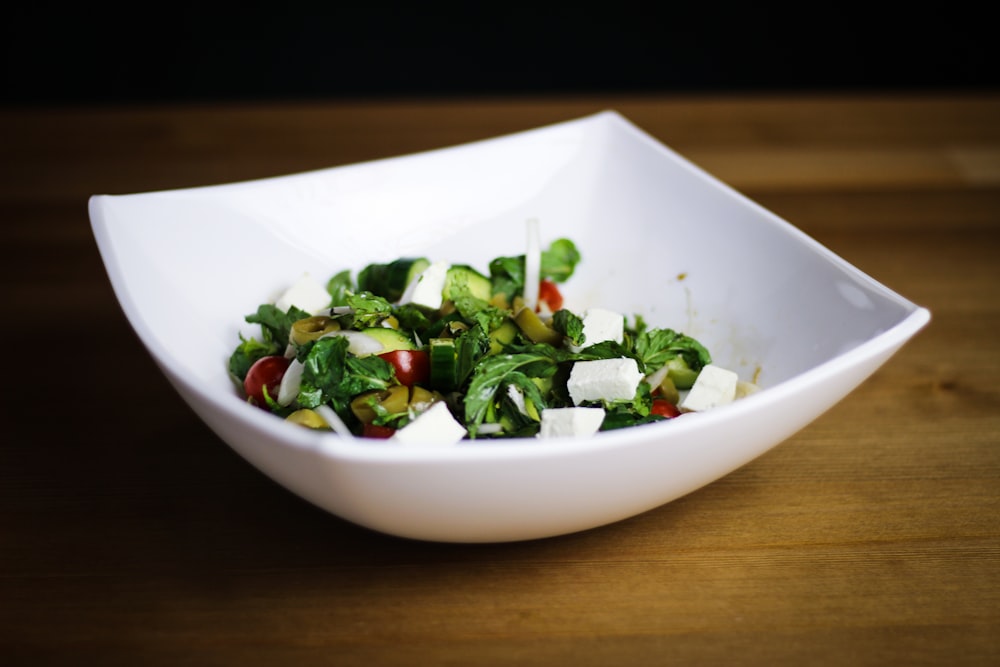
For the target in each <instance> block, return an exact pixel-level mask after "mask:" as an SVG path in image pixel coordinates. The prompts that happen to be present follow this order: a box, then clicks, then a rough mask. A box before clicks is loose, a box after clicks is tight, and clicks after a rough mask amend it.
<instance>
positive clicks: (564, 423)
mask: <svg viewBox="0 0 1000 667" xmlns="http://www.w3.org/2000/svg"><path fill="white" fill-rule="evenodd" d="M603 422H604V408H546V409H544V410H542V421H541V430H540V431H539V432H538V437H540V438H559V437H572V436H576V437H580V436H588V435H593V434H595V433H597V431H598V430H599V429H600V428H601V424H602V423H603Z"/></svg>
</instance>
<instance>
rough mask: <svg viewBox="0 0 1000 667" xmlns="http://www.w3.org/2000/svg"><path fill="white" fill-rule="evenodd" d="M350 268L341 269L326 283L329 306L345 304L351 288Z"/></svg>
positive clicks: (352, 286)
mask: <svg viewBox="0 0 1000 667" xmlns="http://www.w3.org/2000/svg"><path fill="white" fill-rule="evenodd" d="M353 288H354V285H353V283H352V282H351V272H350V270H345V271H341V272H340V273H338V274H336V275H335V276H333V277H332V278H330V280H328V281H327V283H326V291H327V292H329V293H330V307H331V308H332V307H335V306H346V305H347V297H348V295H349V294H350V293H351V291H352V290H353Z"/></svg>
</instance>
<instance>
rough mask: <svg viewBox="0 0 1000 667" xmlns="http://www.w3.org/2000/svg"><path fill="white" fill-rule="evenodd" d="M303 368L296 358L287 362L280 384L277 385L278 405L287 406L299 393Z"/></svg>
mask: <svg viewBox="0 0 1000 667" xmlns="http://www.w3.org/2000/svg"><path fill="white" fill-rule="evenodd" d="M303 368H304V366H303V365H302V362H301V361H299V360H298V359H292V363H290V364H288V368H287V369H286V370H285V374H284V375H283V376H282V378H281V385H280V386H279V387H278V405H281V406H289V405H291V404H292V401H294V400H295V399H296V397H297V396H298V395H299V386H300V385H301V384H302V369H303Z"/></svg>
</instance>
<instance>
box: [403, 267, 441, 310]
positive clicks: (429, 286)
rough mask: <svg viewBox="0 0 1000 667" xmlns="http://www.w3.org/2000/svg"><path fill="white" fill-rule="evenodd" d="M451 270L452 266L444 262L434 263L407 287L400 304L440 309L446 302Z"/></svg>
mask: <svg viewBox="0 0 1000 667" xmlns="http://www.w3.org/2000/svg"><path fill="white" fill-rule="evenodd" d="M449 268H451V264H449V263H448V262H444V261H439V262H434V263H433V264H431V265H430V266H428V267H427V268H426V269H424V270H423V271H421V272H420V275H418V276H417V277H416V278H414V279H413V281H412V282H410V284H409V285H407V286H406V290H405V291H404V292H403V296H402V297H400V299H399V302H400V303H403V304H405V303H414V304H416V305H418V306H424V307H425V308H431V309H435V310H436V309H438V308H440V307H441V304H442V303H443V302H444V296H443V293H444V284H445V281H446V280H447V278H448V269H449Z"/></svg>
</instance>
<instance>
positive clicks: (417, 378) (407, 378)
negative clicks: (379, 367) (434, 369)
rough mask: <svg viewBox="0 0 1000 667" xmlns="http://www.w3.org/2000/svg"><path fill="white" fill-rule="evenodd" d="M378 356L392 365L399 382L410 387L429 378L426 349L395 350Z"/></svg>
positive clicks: (429, 366) (428, 358) (428, 360)
mask: <svg viewBox="0 0 1000 667" xmlns="http://www.w3.org/2000/svg"><path fill="white" fill-rule="evenodd" d="M378 356H379V357H381V358H382V359H385V360H386V361H388V362H389V363H390V364H392V365H393V367H394V368H395V369H396V379H397V380H399V383H400V384H404V385H406V386H407V387H412V386H413V385H415V384H427V381H428V380H430V377H431V363H430V356H429V355H428V354H427V351H426V350H395V351H393V352H386V353H384V354H380V355H378Z"/></svg>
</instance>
